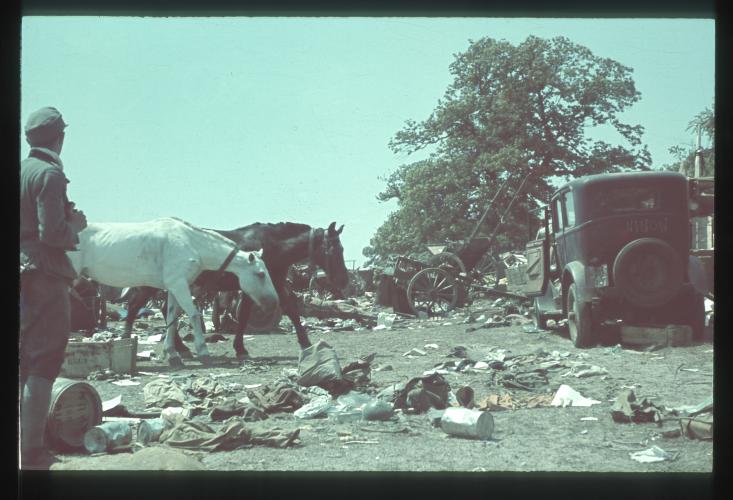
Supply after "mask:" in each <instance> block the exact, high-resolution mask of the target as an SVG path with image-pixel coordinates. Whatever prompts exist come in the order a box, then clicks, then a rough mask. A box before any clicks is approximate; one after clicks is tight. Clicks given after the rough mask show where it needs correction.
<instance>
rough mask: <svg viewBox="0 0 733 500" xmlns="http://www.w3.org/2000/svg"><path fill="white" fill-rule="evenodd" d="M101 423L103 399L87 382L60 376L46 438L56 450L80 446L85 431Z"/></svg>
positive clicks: (49, 416) (52, 393) (47, 425)
mask: <svg viewBox="0 0 733 500" xmlns="http://www.w3.org/2000/svg"><path fill="white" fill-rule="evenodd" d="M101 422H102V400H101V399H100V397H99V394H98V393H97V391H96V389H94V387H92V386H91V385H90V384H88V383H86V382H81V381H78V380H71V379H67V378H61V377H59V378H57V379H56V381H55V382H54V384H53V389H52V391H51V404H50V405H49V408H48V421H47V423H46V437H47V439H48V442H49V444H50V445H51V446H53V447H54V448H57V449H74V448H81V447H82V446H83V444H84V434H86V432H87V431H88V430H89V429H91V428H92V427H94V426H95V425H97V424H99V423H101Z"/></svg>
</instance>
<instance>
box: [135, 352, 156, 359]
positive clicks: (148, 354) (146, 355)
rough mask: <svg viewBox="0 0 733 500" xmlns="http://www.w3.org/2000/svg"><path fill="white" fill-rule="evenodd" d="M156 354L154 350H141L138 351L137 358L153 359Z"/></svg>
mask: <svg viewBox="0 0 733 500" xmlns="http://www.w3.org/2000/svg"><path fill="white" fill-rule="evenodd" d="M153 356H155V352H154V351H140V352H138V353H137V359H151V358H152V357H153Z"/></svg>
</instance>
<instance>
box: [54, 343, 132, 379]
mask: <svg viewBox="0 0 733 500" xmlns="http://www.w3.org/2000/svg"><path fill="white" fill-rule="evenodd" d="M136 358H137V337H132V338H129V339H114V340H108V341H105V342H77V341H70V342H69V344H68V345H67V347H66V359H65V360H64V364H63V365H62V366H61V376H62V377H67V378H86V376H87V375H89V374H90V373H91V372H94V371H98V370H111V371H113V372H115V373H134V372H135V368H136V363H135V360H136Z"/></svg>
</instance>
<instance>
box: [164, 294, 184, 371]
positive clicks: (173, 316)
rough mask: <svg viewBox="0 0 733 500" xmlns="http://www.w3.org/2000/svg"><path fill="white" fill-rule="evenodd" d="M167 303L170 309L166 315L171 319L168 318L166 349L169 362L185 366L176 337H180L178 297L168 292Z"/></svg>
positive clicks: (173, 364)
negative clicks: (177, 348) (177, 326)
mask: <svg viewBox="0 0 733 500" xmlns="http://www.w3.org/2000/svg"><path fill="white" fill-rule="evenodd" d="M167 303H168V304H167V307H166V309H167V310H168V313H167V314H166V315H165V316H166V318H170V319H166V321H167V322H168V323H167V328H166V333H165V347H164V349H165V352H166V354H167V355H168V364H169V365H170V366H171V367H173V368H183V366H184V365H183V361H181V356H180V355H179V354H178V351H177V350H176V345H175V339H176V338H177V337H178V331H177V328H176V325H177V323H178V313H179V311H180V307H179V305H178V302H177V301H176V298H175V297H174V296H173V295H172V294H171V293H170V292H169V293H168V300H167ZM178 341H179V342H180V341H181V340H180V339H178Z"/></svg>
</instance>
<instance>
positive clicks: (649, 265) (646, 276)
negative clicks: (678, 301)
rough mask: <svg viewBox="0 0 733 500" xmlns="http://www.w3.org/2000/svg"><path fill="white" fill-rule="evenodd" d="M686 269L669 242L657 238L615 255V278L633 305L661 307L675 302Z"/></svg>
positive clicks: (635, 242)
mask: <svg viewBox="0 0 733 500" xmlns="http://www.w3.org/2000/svg"><path fill="white" fill-rule="evenodd" d="M683 269H684V268H683V266H682V263H681V262H680V259H679V256H678V255H677V252H676V251H675V250H674V249H673V248H672V247H671V246H670V245H669V243H667V242H665V241H662V240H660V239H657V238H639V239H638V240H634V241H632V242H630V243H628V244H627V245H626V246H625V247H623V248H622V249H621V251H620V252H619V253H618V255H617V256H616V260H615V262H614V264H613V278H614V281H615V283H616V287H617V288H618V289H619V290H621V293H622V295H623V296H624V297H625V298H626V300H628V301H629V302H630V303H631V304H633V305H637V306H641V307H656V306H660V305H662V304H664V303H666V302H668V301H669V300H671V299H673V298H674V296H675V295H677V294H678V293H679V291H680V288H681V286H682V282H683V278H684V276H683Z"/></svg>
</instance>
